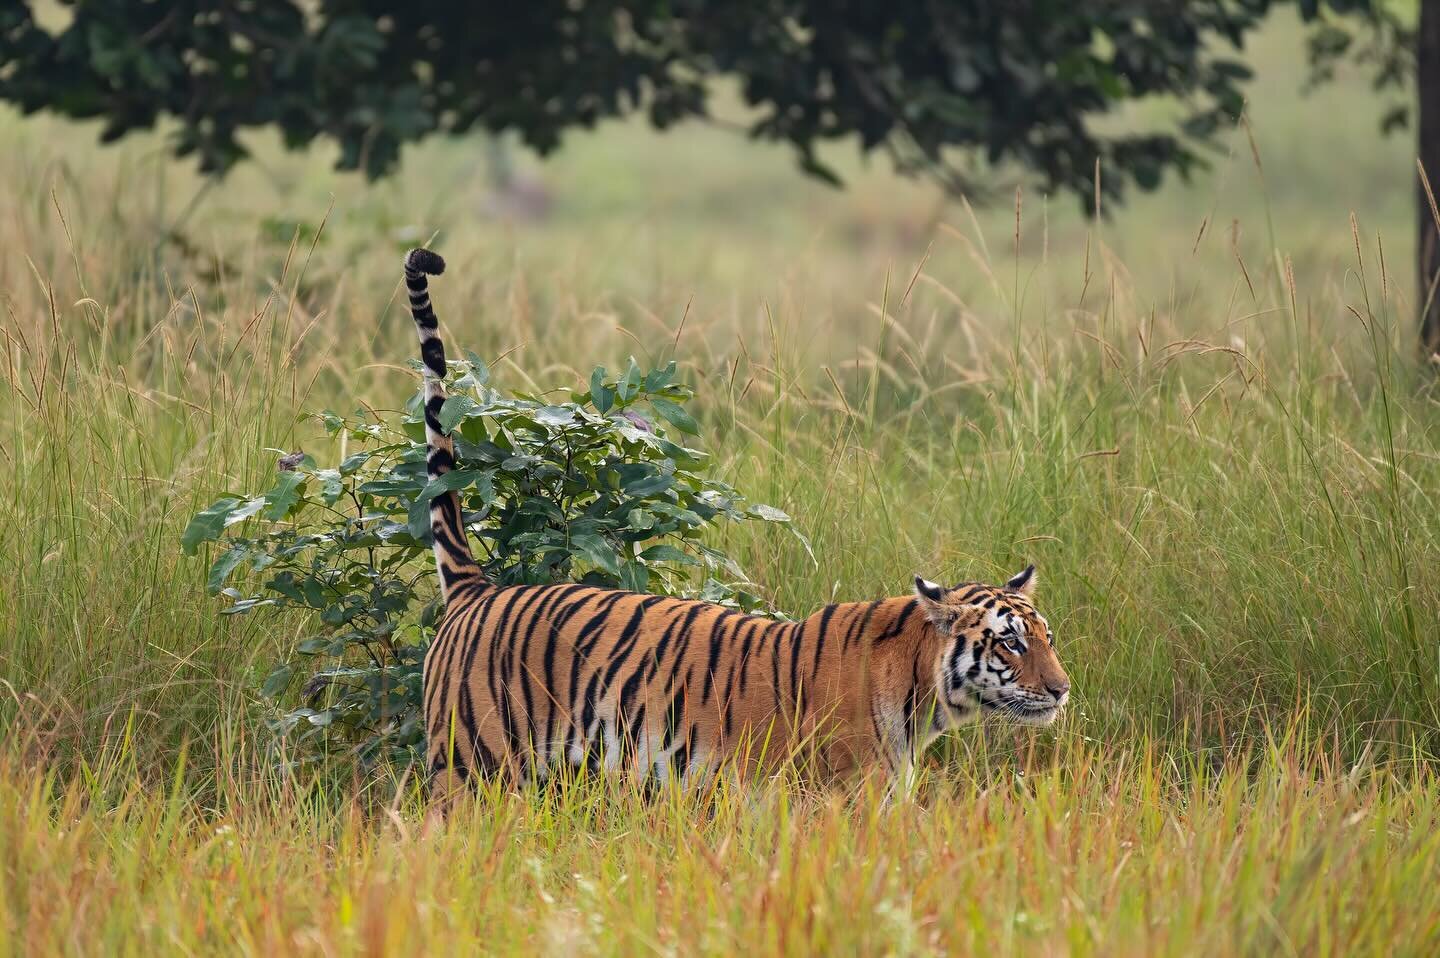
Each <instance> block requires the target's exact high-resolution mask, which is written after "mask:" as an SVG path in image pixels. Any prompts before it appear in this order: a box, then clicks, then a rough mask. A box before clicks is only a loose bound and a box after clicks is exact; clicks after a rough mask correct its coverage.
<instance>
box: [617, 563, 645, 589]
mask: <svg viewBox="0 0 1440 958" xmlns="http://www.w3.org/2000/svg"><path fill="white" fill-rule="evenodd" d="M620 588H622V589H629V590H630V591H631V592H645V591H647V590H648V589H649V588H650V570H649V569H647V568H645V567H644V566H643V565H641V564H640V563H638V562H627V563H625V564H624V565H623V566H621V567H620Z"/></svg>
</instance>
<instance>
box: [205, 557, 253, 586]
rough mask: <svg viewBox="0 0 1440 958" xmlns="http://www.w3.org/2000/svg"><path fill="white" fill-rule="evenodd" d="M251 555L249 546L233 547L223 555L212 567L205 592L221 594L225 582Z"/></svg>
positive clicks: (206, 581)
mask: <svg viewBox="0 0 1440 958" xmlns="http://www.w3.org/2000/svg"><path fill="white" fill-rule="evenodd" d="M249 555H250V547H249V546H247V545H233V546H231V547H230V548H229V549H226V550H225V551H224V552H223V553H221V555H220V558H218V559H216V560H215V562H214V563H213V564H212V565H211V566H210V575H209V577H208V578H207V579H206V580H205V591H207V592H209V593H210V594H211V595H214V594H215V593H217V592H219V591H220V587H221V586H223V585H224V584H225V580H226V579H228V578H230V573H232V572H234V571H235V567H236V566H238V565H239V564H240V563H242V562H244V561H245V558H246V557H247V556H249Z"/></svg>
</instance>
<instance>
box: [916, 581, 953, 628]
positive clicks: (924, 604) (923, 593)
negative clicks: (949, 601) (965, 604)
mask: <svg viewBox="0 0 1440 958" xmlns="http://www.w3.org/2000/svg"><path fill="white" fill-rule="evenodd" d="M915 596H916V598H918V599H919V600H920V611H921V612H924V613H925V618H927V619H929V620H930V621H931V622H933V623H934V624H935V625H937V626H939V627H941V628H944V627H945V625H946V623H948V622H949V621H950V617H951V615H952V612H951V611H950V610H948V609H947V608H946V607H945V606H944V605H942V604H941V601H942V600H943V599H944V598H945V587H944V586H943V585H941V584H940V583H938V582H931V581H930V580H929V579H927V578H925V577H924V576H919V575H917V576H916V577H915Z"/></svg>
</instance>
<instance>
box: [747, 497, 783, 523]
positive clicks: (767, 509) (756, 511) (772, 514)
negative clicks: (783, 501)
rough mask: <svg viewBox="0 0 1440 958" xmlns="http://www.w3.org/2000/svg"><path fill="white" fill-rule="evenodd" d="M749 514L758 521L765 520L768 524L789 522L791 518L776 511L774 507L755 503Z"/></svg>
mask: <svg viewBox="0 0 1440 958" xmlns="http://www.w3.org/2000/svg"><path fill="white" fill-rule="evenodd" d="M749 512H750V514H751V515H752V516H754V517H755V518H757V519H764V520H765V521H766V522H789V521H790V517H789V516H788V515H786V514H785V513H783V512H781V511H780V510H779V509H776V508H775V507H774V506H767V505H764V504H763V503H759V502H757V503H754V504H753V505H751V506H750V509H749Z"/></svg>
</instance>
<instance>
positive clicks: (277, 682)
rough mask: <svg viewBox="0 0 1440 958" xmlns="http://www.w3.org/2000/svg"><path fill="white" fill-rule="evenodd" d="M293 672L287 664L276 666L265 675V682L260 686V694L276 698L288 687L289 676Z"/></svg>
mask: <svg viewBox="0 0 1440 958" xmlns="http://www.w3.org/2000/svg"><path fill="white" fill-rule="evenodd" d="M293 674H294V672H293V670H292V669H291V668H290V666H288V665H280V666H276V668H275V669H274V671H272V672H271V673H270V674H269V675H267V676H266V677H265V684H264V685H262V686H260V694H261V695H263V696H265V697H266V698H267V699H273V698H276V697H277V696H279V695H280V693H281V692H284V691H285V689H286V688H288V687H289V685H290V676H291V675H293Z"/></svg>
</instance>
